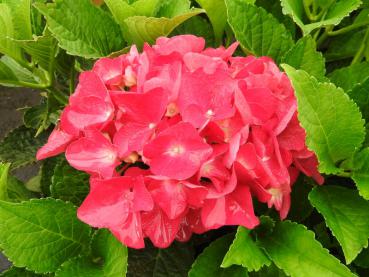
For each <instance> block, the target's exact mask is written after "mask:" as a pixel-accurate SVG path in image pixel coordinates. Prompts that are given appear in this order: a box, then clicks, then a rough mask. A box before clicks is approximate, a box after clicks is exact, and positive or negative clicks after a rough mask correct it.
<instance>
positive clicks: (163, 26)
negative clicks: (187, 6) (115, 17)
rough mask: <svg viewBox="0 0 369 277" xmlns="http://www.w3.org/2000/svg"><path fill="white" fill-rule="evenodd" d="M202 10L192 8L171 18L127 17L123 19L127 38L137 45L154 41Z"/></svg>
mask: <svg viewBox="0 0 369 277" xmlns="http://www.w3.org/2000/svg"><path fill="white" fill-rule="evenodd" d="M202 12H203V10H200V9H192V10H190V11H189V12H186V13H184V14H181V15H177V16H175V17H173V18H165V17H162V18H155V17H145V16H133V17H129V18H127V19H126V20H125V23H126V25H127V30H128V39H129V41H130V43H134V44H136V45H138V46H142V45H143V43H144V42H148V43H154V42H155V40H156V38H158V37H160V36H167V35H169V34H170V33H171V32H172V31H173V30H174V29H175V28H176V27H177V26H179V25H180V24H181V23H183V22H184V21H186V20H187V19H189V18H191V17H193V16H195V15H198V14H200V13H202Z"/></svg>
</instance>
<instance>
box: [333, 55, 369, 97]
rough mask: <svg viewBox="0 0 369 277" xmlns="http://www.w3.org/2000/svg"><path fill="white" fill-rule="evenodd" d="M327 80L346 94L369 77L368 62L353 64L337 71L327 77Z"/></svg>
mask: <svg viewBox="0 0 369 277" xmlns="http://www.w3.org/2000/svg"><path fill="white" fill-rule="evenodd" d="M328 77H329V79H330V80H331V81H332V82H333V83H334V84H335V85H336V86H338V87H341V88H343V89H344V90H345V91H346V92H347V91H349V90H352V89H353V88H354V87H355V86H356V85H358V84H362V83H363V82H364V81H365V80H366V79H368V77H369V62H362V63H357V64H353V65H350V66H347V67H343V68H340V69H337V70H335V71H333V72H332V73H330V74H329V75H328Z"/></svg>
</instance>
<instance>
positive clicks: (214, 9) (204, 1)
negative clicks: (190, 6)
mask: <svg viewBox="0 0 369 277" xmlns="http://www.w3.org/2000/svg"><path fill="white" fill-rule="evenodd" d="M196 2H197V3H199V5H200V6H201V7H202V8H203V9H204V10H205V11H206V14H207V16H208V17H209V19H210V22H211V24H212V25H213V29H214V34H215V38H216V39H217V41H218V42H220V41H221V39H222V37H223V32H224V28H225V26H226V25H227V17H226V16H225V14H226V13H227V7H226V5H225V2H224V0H196Z"/></svg>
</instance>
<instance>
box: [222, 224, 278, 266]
mask: <svg viewBox="0 0 369 277" xmlns="http://www.w3.org/2000/svg"><path fill="white" fill-rule="evenodd" d="M270 264H271V262H270V260H269V258H268V257H267V255H266V254H265V252H264V251H263V250H262V249H261V248H259V246H258V245H257V244H256V243H255V241H254V240H253V239H252V238H251V237H250V230H248V229H246V228H245V227H242V226H239V227H238V229H237V233H236V237H235V239H234V240H233V242H232V244H231V246H230V248H229V250H228V252H227V254H226V255H225V257H224V259H223V262H222V265H221V266H222V267H230V266H232V265H240V266H243V267H245V268H247V270H248V271H259V270H260V268H262V267H263V266H264V265H266V266H269V265H270Z"/></svg>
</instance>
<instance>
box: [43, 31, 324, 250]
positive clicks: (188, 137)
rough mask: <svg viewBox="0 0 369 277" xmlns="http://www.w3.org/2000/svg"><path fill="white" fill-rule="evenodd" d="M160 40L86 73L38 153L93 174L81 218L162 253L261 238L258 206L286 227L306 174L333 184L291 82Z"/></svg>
mask: <svg viewBox="0 0 369 277" xmlns="http://www.w3.org/2000/svg"><path fill="white" fill-rule="evenodd" d="M237 46H238V44H237V43H235V44H233V45H231V46H230V47H229V48H227V49H225V48H224V47H220V48H217V49H214V48H207V49H204V48H205V42H204V39H203V38H199V37H195V36H191V35H182V36H177V37H173V38H164V37H162V38H159V39H158V40H157V42H156V44H155V45H153V46H149V45H145V46H144V50H143V52H142V53H138V51H137V49H136V48H135V47H134V46H133V47H132V48H131V50H130V52H129V53H128V54H126V55H122V56H120V57H117V58H113V59H110V58H102V59H100V60H98V61H97V62H96V64H95V65H94V67H93V69H92V70H91V71H87V72H83V73H82V74H81V75H80V78H79V84H78V86H77V88H76V91H75V93H74V94H73V95H72V96H71V97H70V100H69V104H68V106H67V107H66V108H65V109H64V111H63V113H62V115H61V118H60V124H59V125H58V126H57V127H56V128H55V130H54V131H53V132H52V134H51V135H50V138H49V140H48V142H47V144H46V145H45V146H43V147H42V148H41V149H40V150H39V151H38V154H37V158H38V159H44V158H47V157H50V156H54V155H57V154H59V153H61V152H64V151H65V155H66V158H67V160H68V162H69V163H70V165H71V166H73V167H74V168H76V169H78V170H83V171H86V172H88V173H89V174H91V179H90V193H89V195H88V196H87V198H86V199H85V200H84V202H83V203H82V205H81V206H80V207H79V209H78V217H79V218H80V219H81V220H82V221H84V222H86V223H88V224H90V225H91V226H93V227H97V228H108V229H110V230H111V231H112V233H113V234H114V235H115V236H116V237H117V238H118V239H119V240H120V241H122V242H123V243H124V244H126V245H127V246H129V247H133V248H142V247H144V238H145V237H148V238H150V239H151V241H152V242H153V243H154V245H156V246H157V247H167V246H168V245H170V244H171V242H172V241H173V240H174V239H176V240H179V241H186V240H188V239H189V238H190V237H191V235H192V233H198V234H199V233H203V232H205V231H207V230H210V229H215V228H219V227H221V226H224V225H242V226H245V227H246V228H249V229H251V228H254V227H255V226H256V225H258V223H259V219H258V217H256V216H255V214H254V210H253V203H252V198H253V197H254V198H255V199H257V200H258V201H260V202H263V203H267V204H268V206H269V207H272V206H274V208H275V209H276V210H278V211H279V213H280V217H281V218H282V219H283V218H285V217H286V216H287V213H288V210H289V207H290V192H291V187H292V185H293V183H294V182H295V180H296V178H297V176H298V174H299V172H303V173H304V174H306V175H308V176H312V177H313V178H314V179H315V180H316V181H317V182H318V183H320V184H321V183H322V182H323V178H322V176H321V175H320V174H319V173H318V171H317V160H316V157H315V155H314V154H313V153H312V152H311V151H309V150H308V149H307V148H306V145H305V132H304V130H303V129H302V128H301V127H300V125H299V122H298V120H297V116H296V99H295V96H294V91H293V89H292V87H291V84H290V81H289V80H288V79H287V77H286V75H285V74H284V73H282V72H280V70H279V69H278V67H277V66H276V65H275V63H274V62H273V61H272V60H271V59H270V58H267V57H261V58H255V57H253V56H248V57H232V54H233V52H234V51H235V49H236V48H237Z"/></svg>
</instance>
